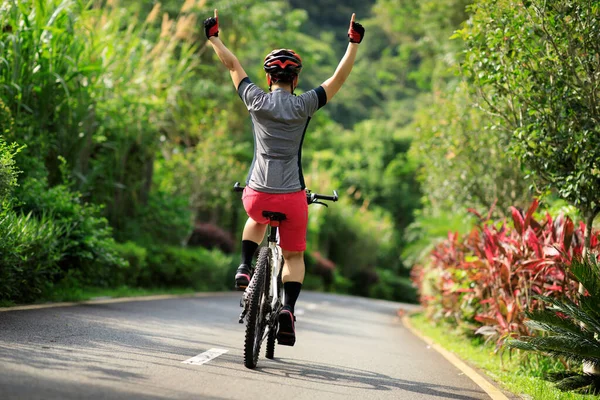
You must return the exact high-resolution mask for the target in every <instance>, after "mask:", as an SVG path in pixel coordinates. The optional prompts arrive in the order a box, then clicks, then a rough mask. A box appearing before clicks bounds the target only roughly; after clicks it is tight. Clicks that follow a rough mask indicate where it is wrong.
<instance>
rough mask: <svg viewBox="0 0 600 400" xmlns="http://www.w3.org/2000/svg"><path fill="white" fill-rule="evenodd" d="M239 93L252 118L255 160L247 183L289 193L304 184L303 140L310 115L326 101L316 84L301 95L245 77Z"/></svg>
mask: <svg viewBox="0 0 600 400" xmlns="http://www.w3.org/2000/svg"><path fill="white" fill-rule="evenodd" d="M238 94H239V95H240V97H241V98H242V100H243V101H244V104H246V107H247V108H248V111H249V112H250V117H251V119H252V125H253V127H252V130H253V134H254V160H252V166H251V167H250V172H249V174H248V179H247V181H246V185H248V186H249V187H250V188H252V189H254V190H257V191H259V192H265V193H292V192H297V191H299V190H302V189H304V188H305V185H304V176H303V175H302V160H301V158H302V142H303V141H304V134H305V133H306V128H307V127H308V123H309V122H310V118H311V117H312V115H313V114H314V113H315V112H316V111H317V110H318V109H319V108H321V107H323V106H324V105H325V103H326V102H327V95H326V94H325V89H323V87H321V86H319V87H318V88H317V89H313V90H311V91H308V92H306V93H304V94H302V95H300V96H294V95H293V94H291V93H289V92H287V91H285V90H283V89H277V90H275V91H273V92H270V93H266V92H265V91H264V90H262V89H261V88H259V87H258V86H256V85H255V84H253V83H252V82H251V81H250V79H248V78H245V79H244V80H243V81H242V82H241V83H240V86H239V87H238Z"/></svg>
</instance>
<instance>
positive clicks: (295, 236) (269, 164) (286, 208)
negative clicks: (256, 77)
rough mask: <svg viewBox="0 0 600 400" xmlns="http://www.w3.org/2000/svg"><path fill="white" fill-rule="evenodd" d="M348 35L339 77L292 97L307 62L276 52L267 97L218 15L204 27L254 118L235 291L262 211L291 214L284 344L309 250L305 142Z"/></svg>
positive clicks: (282, 229) (352, 33)
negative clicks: (223, 33) (222, 33)
mask: <svg viewBox="0 0 600 400" xmlns="http://www.w3.org/2000/svg"><path fill="white" fill-rule="evenodd" d="M354 18H355V15H354V14H352V18H351V20H350V28H349V31H348V37H349V41H350V43H349V45H348V48H347V50H346V54H345V55H344V57H343V58H342V60H341V61H340V63H339V65H338V67H337V69H336V70H335V73H334V74H333V76H331V78H329V79H327V80H326V81H325V82H323V84H322V85H321V86H319V87H318V88H316V89H313V90H310V91H308V92H306V93H304V94H302V95H300V96H295V95H294V90H295V89H296V87H297V85H298V75H299V74H300V71H301V70H302V59H301V58H300V56H299V55H298V54H297V53H296V52H294V51H293V50H289V49H279V50H273V51H272V52H271V53H269V54H268V55H267V56H266V57H265V60H264V70H265V73H266V77H267V84H268V85H269V92H268V93H267V92H265V91H263V90H262V89H260V88H259V87H258V86H256V85H255V84H254V83H252V82H251V81H250V79H249V78H248V75H247V74H246V72H245V71H244V69H243V68H242V66H241V64H240V62H239V60H238V59H237V58H236V57H235V55H233V53H232V52H231V51H230V50H229V49H227V47H225V45H224V44H223V42H222V41H221V40H220V39H219V37H218V35H219V20H218V15H217V10H215V15H214V17H213V18H208V19H206V20H205V21H204V28H205V33H206V37H207V38H208V39H209V41H210V43H211V45H212V46H213V49H214V50H215V53H216V54H217V56H218V57H219V59H220V60H221V62H222V63H223V65H224V66H225V67H227V69H229V73H230V74H231V79H232V81H233V85H234V86H235V88H236V89H237V92H238V94H239V96H240V97H241V99H242V101H243V102H244V104H245V105H246V107H247V109H248V111H249V112H250V118H251V119H252V123H253V134H254V144H255V146H254V160H253V161H252V165H251V166H250V172H249V174H248V179H247V181H246V188H245V189H244V194H243V196H242V200H243V203H244V208H245V210H246V212H247V214H248V217H249V218H248V221H247V222H246V225H245V227H244V232H243V234H242V260H241V264H240V266H239V268H238V270H237V272H236V275H235V285H236V288H238V290H244V289H245V288H246V287H247V286H248V284H249V281H250V278H251V275H252V259H253V257H254V253H255V252H256V249H257V248H258V246H259V243H261V242H262V240H263V238H264V236H265V232H266V229H267V224H268V223H269V221H268V219H266V218H265V217H264V216H263V215H262V213H263V211H274V212H280V213H283V214H285V215H286V219H285V221H283V222H281V224H280V226H279V236H280V242H279V245H280V246H281V249H282V250H283V257H284V260H285V264H284V267H283V274H282V281H283V290H284V293H285V296H284V306H283V309H282V310H281V312H280V313H279V317H278V318H279V331H278V333H277V340H278V342H279V344H283V345H289V346H293V345H294V343H295V340H296V336H295V328H294V321H295V318H294V305H295V304H296V300H297V299H298V296H299V294H300V291H301V289H302V282H303V281H304V271H305V267H304V251H305V250H306V229H307V224H308V204H307V201H306V193H305V185H304V177H303V175H302V163H301V156H302V143H303V141H304V135H305V133H306V128H307V126H308V123H309V122H310V119H311V117H312V115H313V114H314V113H315V112H316V111H317V110H318V109H320V108H321V107H323V106H324V105H325V104H326V103H327V102H328V101H331V99H333V97H334V96H335V95H336V93H337V92H338V91H339V89H340V88H341V87H342V85H343V83H344V82H345V81H346V79H347V78H348V76H349V75H350V72H351V70H352V66H353V65H354V60H355V58H356V53H357V51H358V44H359V43H360V42H361V41H362V39H363V36H364V33H365V29H364V28H363V27H362V25H360V24H359V23H356V22H354Z"/></svg>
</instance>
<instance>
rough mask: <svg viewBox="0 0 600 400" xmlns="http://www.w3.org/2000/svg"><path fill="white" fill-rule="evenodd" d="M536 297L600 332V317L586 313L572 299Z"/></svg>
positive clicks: (595, 331) (553, 308)
mask: <svg viewBox="0 0 600 400" xmlns="http://www.w3.org/2000/svg"><path fill="white" fill-rule="evenodd" d="M535 297H536V298H538V299H539V300H541V301H543V302H545V303H550V304H551V305H552V308H550V309H551V310H554V311H558V312H561V313H563V314H565V315H567V316H568V317H570V318H572V319H574V320H575V321H577V322H581V323H583V324H585V325H586V329H588V330H590V331H592V332H594V333H597V334H600V319H597V318H594V316H593V315H590V314H589V313H586V312H585V310H583V309H582V308H581V307H580V306H579V305H577V304H575V303H574V302H573V301H572V300H569V299H566V298H562V299H554V298H551V297H547V296H535Z"/></svg>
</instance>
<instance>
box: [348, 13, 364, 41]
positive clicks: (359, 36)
mask: <svg viewBox="0 0 600 400" xmlns="http://www.w3.org/2000/svg"><path fill="white" fill-rule="evenodd" d="M355 18H356V14H352V18H351V19H350V28H349V29H348V38H349V39H350V43H360V42H362V40H363V37H364V36H365V28H364V27H363V26H362V25H361V24H359V23H358V22H354V19H355Z"/></svg>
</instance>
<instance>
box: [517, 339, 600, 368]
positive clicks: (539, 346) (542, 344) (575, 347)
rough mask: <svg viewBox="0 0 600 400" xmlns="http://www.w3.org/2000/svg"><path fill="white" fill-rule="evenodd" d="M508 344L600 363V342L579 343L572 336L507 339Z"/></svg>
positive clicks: (518, 347) (576, 359) (527, 349)
mask: <svg viewBox="0 0 600 400" xmlns="http://www.w3.org/2000/svg"><path fill="white" fill-rule="evenodd" d="M507 344H508V346H510V347H512V348H517V349H521V350H526V351H536V352H540V353H544V354H548V355H551V356H553V357H555V356H561V357H565V358H567V359H570V360H573V361H588V362H590V363H592V364H596V365H600V343H599V342H595V343H593V344H591V343H579V342H577V341H576V340H573V339H572V338H570V337H563V336H547V337H522V338H521V339H518V340H517V339H513V340H509V341H507Z"/></svg>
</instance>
